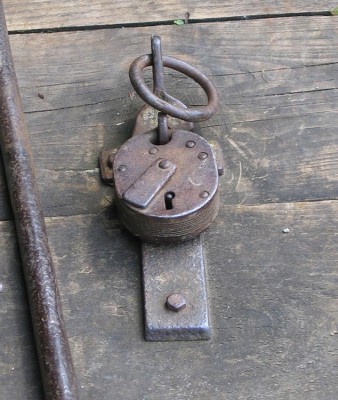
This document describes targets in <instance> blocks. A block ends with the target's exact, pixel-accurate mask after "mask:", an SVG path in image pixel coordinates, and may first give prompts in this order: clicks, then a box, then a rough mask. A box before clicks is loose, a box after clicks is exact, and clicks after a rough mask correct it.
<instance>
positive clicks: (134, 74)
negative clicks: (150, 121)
mask: <svg viewBox="0 0 338 400" xmlns="http://www.w3.org/2000/svg"><path fill="white" fill-rule="evenodd" d="M162 61H163V65H164V66H165V67H168V68H171V69H174V70H175V71H178V72H181V73H182V74H185V75H187V76H189V77H190V78H192V79H193V80H194V81H196V82H197V83H198V84H199V85H200V86H201V87H202V88H203V89H204V91H205V93H206V95H207V97H208V104H207V105H206V106H198V107H187V108H182V107H180V106H177V105H174V104H172V103H170V102H167V101H166V100H165V98H164V99H162V98H161V97H159V96H158V95H156V94H155V93H153V92H152V91H151V90H150V89H149V88H148V86H147V85H146V84H145V82H144V79H143V77H142V71H143V69H144V68H146V67H149V66H150V65H152V63H153V57H152V55H151V54H145V55H143V56H140V57H138V58H137V59H136V60H135V61H134V62H133V63H132V64H131V66H130V70H129V77H130V81H131V83H132V85H133V87H134V89H135V91H136V92H137V94H138V95H139V96H140V97H141V99H142V100H143V101H145V102H146V103H147V104H150V105H151V106H152V107H153V108H155V109H156V110H159V111H162V112H164V113H166V114H168V115H171V116H173V117H176V118H179V119H182V120H183V121H193V122H197V121H205V120H207V119H208V118H210V117H211V116H212V115H214V114H215V112H216V110H217V103H218V96H217V92H216V89H215V87H214V85H213V84H212V83H211V82H210V80H209V79H208V78H207V77H206V76H205V75H204V74H202V73H201V72H200V71H198V70H197V69H196V68H194V67H192V66H191V65H189V64H187V63H185V62H184V61H182V60H178V59H177V58H174V57H169V56H162Z"/></svg>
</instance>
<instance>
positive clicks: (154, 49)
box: [151, 36, 165, 98]
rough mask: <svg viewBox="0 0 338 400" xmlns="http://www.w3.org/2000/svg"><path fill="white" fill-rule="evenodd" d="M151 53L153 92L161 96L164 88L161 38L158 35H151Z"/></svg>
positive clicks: (163, 93)
mask: <svg viewBox="0 0 338 400" xmlns="http://www.w3.org/2000/svg"><path fill="white" fill-rule="evenodd" d="M151 53H152V58H153V82H154V93H155V94H156V95H157V96H159V97H161V98H163V97H164V95H165V90H164V70H163V61H162V49H161V38H160V37H159V36H152V37H151Z"/></svg>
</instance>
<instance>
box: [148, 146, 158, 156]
mask: <svg viewBox="0 0 338 400" xmlns="http://www.w3.org/2000/svg"><path fill="white" fill-rule="evenodd" d="M157 152H158V148H157V147H152V148H150V149H149V151H148V153H149V154H156V153H157Z"/></svg>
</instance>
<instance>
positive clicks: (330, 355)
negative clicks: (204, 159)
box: [0, 201, 338, 400]
mask: <svg viewBox="0 0 338 400" xmlns="http://www.w3.org/2000/svg"><path fill="white" fill-rule="evenodd" d="M337 216H338V202H337V201H322V202H310V203H306V202H304V203H283V204H265V205H257V206H225V205H222V206H221V210H220V215H219V218H218V220H217V222H216V223H215V224H214V225H212V227H211V228H210V229H209V230H208V231H207V232H206V234H205V237H204V246H205V250H206V254H205V257H206V263H207V266H208V288H209V289H208V290H209V301H210V311H211V321H212V329H213V335H212V340H211V341H207V342H196V343H191V342H190V343H189V342H184V343H147V342H145V341H144V340H143V318H142V302H141V300H140V299H141V273H140V260H139V249H138V244H137V241H136V240H135V239H133V238H132V237H130V236H129V235H128V234H127V233H126V232H124V231H123V230H122V229H121V226H120V225H119V224H118V222H117V221H116V220H115V219H114V218H113V219H111V217H110V216H109V215H107V214H100V215H96V216H68V217H58V218H49V219H47V226H48V233H49V238H50V245H51V248H52V253H53V258H54V261H55V264H56V271H57V277H58V282H59V285H60V290H61V298H62V303H63V307H64V314H65V319H66V327H67V331H68V334H69V337H70V343H71V347H72V351H73V355H74V362H75V366H76V371H77V375H78V381H79V387H80V393H81V399H82V400H87V399H88V400H89V399H93V398H97V399H101V400H110V399H111V398H114V399H117V400H124V399H128V400H129V399H130V400H131V399H149V400H159V399H166V400H174V399H175V400H176V399H190V398H194V399H198V400H200V399H204V398H205V397H207V396H208V398H210V399H213V400H225V399H234V398H236V399H248V398H253V399H264V400H265V399H279V400H287V399H290V398H292V399H299V400H318V399H323V400H334V399H335V397H336V387H337V384H338V381H337V374H336V366H337V362H338V352H337V338H338V334H337V332H338V318H337V307H338V297H337V290H336V288H337V283H338V281H337V277H338V269H337V251H336V241H337V240H336V236H337V226H338V217H337ZM0 226H1V227H2V232H6V235H7V238H8V239H7V241H6V242H3V241H2V242H1V243H0V252H1V255H3V254H7V255H8V256H7V258H5V262H6V264H7V263H8V265H6V264H4V263H2V262H1V263H0V267H1V276H2V282H3V284H4V288H5V290H4V291H3V293H1V294H0V296H1V297H0V298H1V299H3V296H4V295H5V296H7V297H6V304H7V314H6V315H7V316H6V318H7V319H6V320H5V321H16V322H15V323H16V329H17V331H16V335H17V336H19V337H21V338H25V337H26V336H25V335H26V334H27V332H26V327H25V326H24V325H23V326H21V325H20V324H19V318H21V317H22V315H23V311H21V313H17V311H18V307H21V308H24V309H25V307H23V306H22V305H21V306H18V305H17V303H16V302H17V301H19V300H20V299H18V297H20V296H21V294H20V293H21V292H20V291H21V290H22V288H21V286H20V285H18V284H16V285H8V282H9V281H11V282H13V281H14V279H15V281H16V282H17V280H18V278H20V277H19V276H18V272H17V266H16V265H17V264H16V263H17V259H16V257H15V256H14V255H15V254H14V253H13V251H12V250H8V249H7V247H8V240H12V239H13V236H12V235H13V232H12V230H11V229H10V227H9V223H8V222H2V223H0ZM286 227H287V228H289V229H290V232H289V233H287V234H285V233H283V232H282V230H283V229H284V228H286ZM70 238H71V240H70ZM1 259H2V260H3V257H2V258H1ZM15 266H16V267H15ZM4 268H5V270H6V271H7V272H6V274H5V275H4V274H3V269H4ZM21 302H22V300H21ZM21 304H22V303H21ZM12 323H13V322H12ZM9 334H10V330H9V328H8V326H6V325H4V324H1V325H0V335H1V336H0V337H1V338H2V343H3V341H4V338H6V339H5V343H11V346H12V347H10V349H12V350H11V353H10V356H8V357H9V358H10V357H12V358H13V357H16V363H14V362H13V361H11V360H9V361H8V362H7V364H6V366H5V367H4V366H2V368H3V370H4V371H8V372H7V373H8V374H10V373H13V372H11V371H10V370H11V368H10V367H11V366H12V365H13V366H15V371H14V373H19V372H18V371H20V375H19V378H21V377H22V376H23V375H24V374H26V373H27V369H26V367H25V366H24V362H25V361H24V360H26V359H27V358H25V357H26V356H27V354H26V353H25V354H23V355H22V356H19V355H18V352H15V351H14V348H13V346H15V345H16V343H17V340H18V339H17V338H16V339H15V338H14V339H10V338H9V336H8V335H9ZM21 340H23V339H21ZM11 341H13V342H11ZM24 350H25V349H24ZM21 357H22V358H21ZM6 368H7V369H6ZM0 376H1V375H0ZM2 379H3V381H5V379H6V378H5V377H3V376H2ZM11 379H12V378H11ZM26 379H27V377H26ZM24 385H27V381H26V382H25V381H18V384H17V385H16V386H15V387H14V386H13V385H12V386H11V387H12V392H11V397H10V398H11V399H13V400H16V399H21V398H25V399H28V400H30V399H37V398H39V397H29V396H28V397H27V396H25V397H22V396H20V395H19V394H20V393H22V386H24ZM4 390H7V389H6V388H5V389H4V385H1V386H0V394H2V393H3V391H4ZM5 393H7V392H5ZM2 398H8V397H3V396H2Z"/></svg>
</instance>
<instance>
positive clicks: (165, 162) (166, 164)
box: [158, 160, 171, 169]
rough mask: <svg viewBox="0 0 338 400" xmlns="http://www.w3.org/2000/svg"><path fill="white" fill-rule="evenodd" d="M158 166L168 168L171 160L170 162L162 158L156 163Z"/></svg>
mask: <svg viewBox="0 0 338 400" xmlns="http://www.w3.org/2000/svg"><path fill="white" fill-rule="evenodd" d="M158 166H159V167H160V168H161V169H167V168H169V167H170V166H171V162H170V161H169V160H162V161H161V162H160V163H159V164H158Z"/></svg>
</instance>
